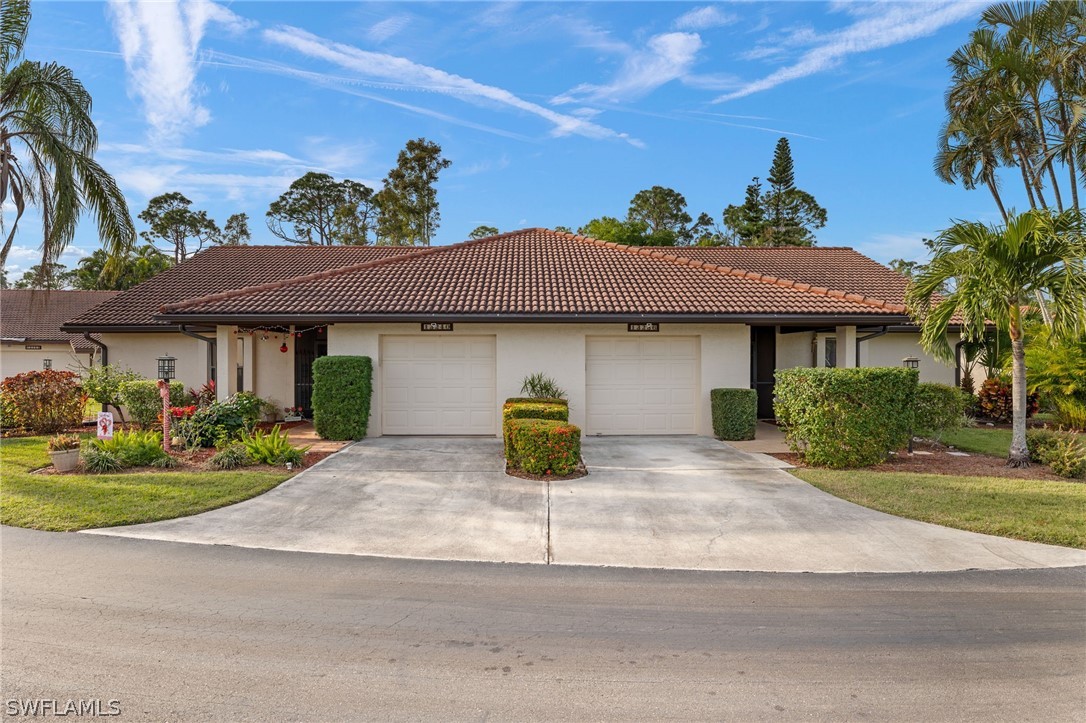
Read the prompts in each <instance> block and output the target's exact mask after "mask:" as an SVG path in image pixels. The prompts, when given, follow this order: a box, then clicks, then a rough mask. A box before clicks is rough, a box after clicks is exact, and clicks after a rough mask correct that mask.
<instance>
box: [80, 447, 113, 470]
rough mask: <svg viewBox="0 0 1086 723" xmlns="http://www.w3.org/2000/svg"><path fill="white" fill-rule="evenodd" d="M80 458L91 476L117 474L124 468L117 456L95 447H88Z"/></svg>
mask: <svg viewBox="0 0 1086 723" xmlns="http://www.w3.org/2000/svg"><path fill="white" fill-rule="evenodd" d="M79 456H80V458H81V459H82V461H83V469H85V470H87V471H88V472H90V473H91V474H106V473H108V472H117V471H119V470H121V469H122V468H123V467H124V465H122V464H121V460H120V459H118V458H117V455H116V454H114V453H113V452H110V451H107V450H104V449H101V448H99V447H95V446H93V445H91V446H88V447H86V448H85V449H84V450H83V452H82V453H81V454H80V455H79Z"/></svg>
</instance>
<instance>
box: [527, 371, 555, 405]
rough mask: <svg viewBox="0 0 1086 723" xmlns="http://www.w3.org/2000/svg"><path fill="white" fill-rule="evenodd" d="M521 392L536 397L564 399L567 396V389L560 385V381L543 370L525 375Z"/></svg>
mask: <svg viewBox="0 0 1086 723" xmlns="http://www.w3.org/2000/svg"><path fill="white" fill-rule="evenodd" d="M520 393H521V394H527V395H528V396H529V397H532V398H534V399H563V398H564V397H565V396H566V391H565V390H564V389H562V387H560V386H558V382H556V381H554V380H553V379H551V378H550V377H548V376H547V375H546V374H544V373H542V372H537V373H535V374H529V375H528V376H526V377H524V383H523V384H522V385H521V387H520Z"/></svg>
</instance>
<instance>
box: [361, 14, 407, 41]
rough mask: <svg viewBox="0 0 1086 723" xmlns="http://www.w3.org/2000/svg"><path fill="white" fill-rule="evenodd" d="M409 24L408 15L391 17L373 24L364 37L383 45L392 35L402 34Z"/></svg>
mask: <svg viewBox="0 0 1086 723" xmlns="http://www.w3.org/2000/svg"><path fill="white" fill-rule="evenodd" d="M410 24H411V16H410V15H393V16H392V17H389V18H385V19H384V20H382V21H380V22H378V23H374V24H373V25H372V26H371V27H370V29H369V30H368V31H366V37H367V38H369V39H370V40H372V41H373V42H375V43H383V42H385V41H386V40H388V39H389V38H391V37H393V36H394V35H399V34H400V33H402V32H403V31H404V29H406V28H407V26H408V25H410Z"/></svg>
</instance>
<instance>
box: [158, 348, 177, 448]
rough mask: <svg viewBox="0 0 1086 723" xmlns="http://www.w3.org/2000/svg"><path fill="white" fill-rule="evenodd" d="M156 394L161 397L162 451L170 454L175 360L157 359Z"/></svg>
mask: <svg viewBox="0 0 1086 723" xmlns="http://www.w3.org/2000/svg"><path fill="white" fill-rule="evenodd" d="M157 361H158V394H159V396H160V397H162V450H163V451H164V452H165V453H166V454H169V453H170V382H171V381H173V378H174V377H175V376H176V375H177V358H176V357H172V356H170V355H168V354H167V355H166V356H160V357H159V358H158V360H157Z"/></svg>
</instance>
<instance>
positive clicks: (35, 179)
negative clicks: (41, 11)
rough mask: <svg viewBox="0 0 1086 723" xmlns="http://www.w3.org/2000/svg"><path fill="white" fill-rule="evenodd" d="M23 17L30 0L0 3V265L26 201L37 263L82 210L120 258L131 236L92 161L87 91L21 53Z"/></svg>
mask: <svg viewBox="0 0 1086 723" xmlns="http://www.w3.org/2000/svg"><path fill="white" fill-rule="evenodd" d="M30 15H31V13H30V2H29V0H4V2H3V3H0V205H2V206H4V207H5V208H6V207H8V206H9V205H10V207H11V208H12V209H13V211H14V218H13V220H12V221H11V225H10V227H9V228H7V229H6V230H7V235H6V238H5V239H4V242H3V247H2V248H0V266H4V265H5V264H6V262H7V258H8V253H9V252H10V251H11V246H12V243H13V241H14V240H15V234H16V232H17V231H18V228H19V222H20V220H21V219H22V217H23V215H24V213H25V212H26V209H27V207H28V206H29V207H34V208H37V210H38V213H39V215H40V218H41V226H42V244H41V249H42V263H43V264H49V263H55V262H56V261H57V259H58V258H59V257H60V254H61V253H62V252H63V251H64V249H66V248H67V247H68V244H70V243H71V241H72V238H73V236H74V235H75V228H76V224H77V223H78V221H79V216H80V214H81V213H82V212H83V210H84V209H87V210H89V211H90V212H91V213H92V214H93V215H94V217H95V220H96V221H97V223H98V237H99V239H100V240H101V242H102V245H103V246H104V247H105V248H106V249H107V250H108V252H109V255H110V256H111V257H114V258H119V257H121V256H123V255H124V254H125V253H126V252H127V251H128V250H129V249H130V248H131V247H132V243H133V241H134V240H135V237H136V233H135V230H134V228H133V226H132V218H131V216H130V215H129V213H128V205H127V204H126V203H125V199H124V194H122V193H121V189H120V187H118V186H117V183H116V181H114V180H113V178H112V176H110V175H109V173H107V172H106V170H105V169H104V168H102V167H101V166H100V165H99V164H98V163H97V162H96V161H95V160H94V154H95V151H96V150H97V147H98V131H97V129H96V128H95V126H94V121H93V120H92V118H91V97H90V94H89V93H88V92H87V90H86V88H84V87H83V84H82V83H81V82H79V80H78V79H77V78H76V77H75V76H74V75H73V74H72V71H71V70H70V69H69V68H66V67H64V66H63V65H59V64H58V63H53V62H40V61H34V60H27V59H25V58H24V57H23V49H24V45H25V44H26V38H27V29H28V27H29V24H30ZM4 217H5V218H0V229H4V225H3V224H4V223H5V219H6V217H7V214H4ZM111 271H112V269H111Z"/></svg>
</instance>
